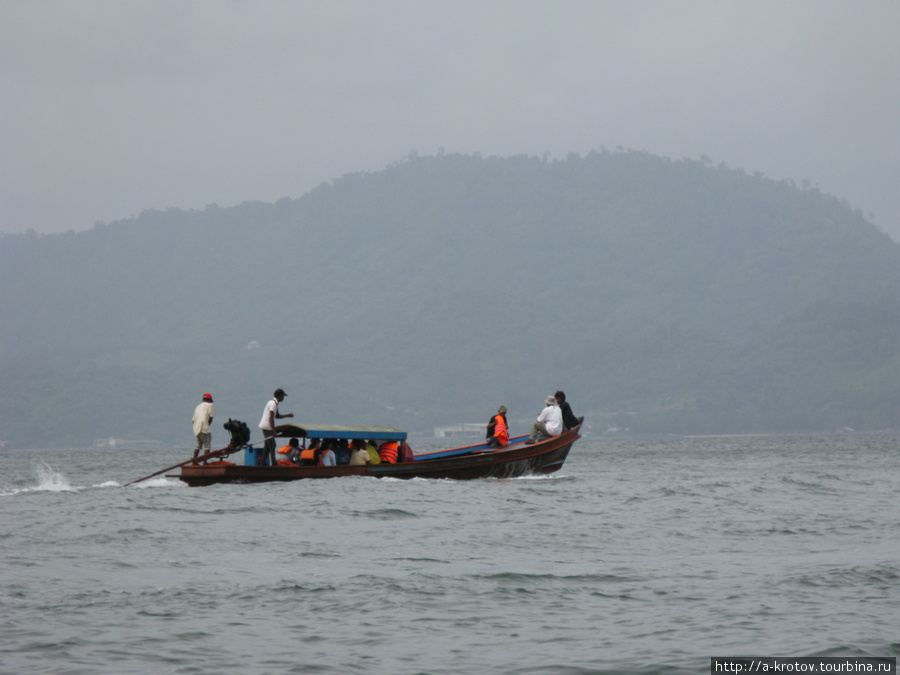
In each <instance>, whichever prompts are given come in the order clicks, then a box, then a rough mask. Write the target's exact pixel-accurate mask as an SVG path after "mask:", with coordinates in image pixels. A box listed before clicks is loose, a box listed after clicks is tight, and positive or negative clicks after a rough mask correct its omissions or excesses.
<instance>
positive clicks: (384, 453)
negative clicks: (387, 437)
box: [378, 441, 400, 464]
mask: <svg viewBox="0 0 900 675" xmlns="http://www.w3.org/2000/svg"><path fill="white" fill-rule="evenodd" d="M399 450H400V445H399V444H398V443H397V441H385V442H384V443H382V444H381V445H380V446H378V456H379V457H381V461H382V462H387V463H388V464H396V463H397V453H398V451H399Z"/></svg>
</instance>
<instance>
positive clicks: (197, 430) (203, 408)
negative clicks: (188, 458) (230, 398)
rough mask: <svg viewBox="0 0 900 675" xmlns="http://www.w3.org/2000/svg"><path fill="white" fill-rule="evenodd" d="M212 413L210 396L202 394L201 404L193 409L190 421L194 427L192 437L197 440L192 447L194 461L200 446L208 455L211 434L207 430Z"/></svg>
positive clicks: (211, 419)
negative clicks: (192, 416)
mask: <svg viewBox="0 0 900 675" xmlns="http://www.w3.org/2000/svg"><path fill="white" fill-rule="evenodd" d="M213 412H214V410H213V398H212V394H203V402H202V403H200V405H198V406H197V407H196V408H194V418H193V419H192V420H191V422H192V423H193V425H194V436H195V437H196V438H197V444H196V445H195V446H194V459H195V460H196V459H197V455H198V454H200V448H201V446H202V447H205V448H206V451H205V453H204V454H209V452H210V445H211V444H212V433H211V432H210V430H209V425H210V424H211V423H212V421H213ZM204 463H205V462H204Z"/></svg>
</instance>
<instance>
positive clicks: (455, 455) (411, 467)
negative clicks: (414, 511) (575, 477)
mask: <svg viewBox="0 0 900 675" xmlns="http://www.w3.org/2000/svg"><path fill="white" fill-rule="evenodd" d="M579 438H581V437H580V436H579V434H578V432H577V431H576V430H572V431H566V432H564V433H563V434H562V435H561V436H558V437H556V438H550V439H547V440H545V441H540V442H538V443H535V444H533V445H526V444H525V443H524V442H523V441H524V436H523V437H519V438H518V439H512V441H514V442H511V443H510V444H509V445H508V446H507V447H505V448H503V449H502V450H498V449H494V450H486V449H485V447H484V446H483V445H480V446H479V445H475V446H469V447H468V448H458V449H456V450H454V451H441V452H434V453H428V454H425V455H418V456H417V457H416V460H415V461H413V462H405V463H400V464H367V465H364V466H350V465H341V466H297V467H294V466H242V465H234V464H211V465H193V464H191V465H186V466H183V467H181V474H180V475H178V476H177V477H178V478H180V479H181V480H182V481H184V482H185V483H187V484H188V485H190V486H201V485H213V484H215V483H266V482H273V481H292V480H302V479H305V478H340V477H344V476H373V477H375V478H388V477H390V478H401V479H409V478H450V479H454V480H471V479H475V478H517V477H519V476H525V475H529V474H549V473H553V472H554V471H559V469H561V468H562V466H563V463H564V462H565V461H566V457H567V456H568V454H569V450H570V449H571V447H572V444H573V443H574V442H575V441H577V440H578V439H579ZM430 455H436V456H437V457H430Z"/></svg>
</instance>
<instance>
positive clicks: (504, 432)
mask: <svg viewBox="0 0 900 675" xmlns="http://www.w3.org/2000/svg"><path fill="white" fill-rule="evenodd" d="M494 422H495V426H494V437H495V438H496V439H497V440H498V441H499V442H500V447H501V448H505V447H506V444H507V443H509V429H508V428H507V427H506V420H505V419H503V415H494Z"/></svg>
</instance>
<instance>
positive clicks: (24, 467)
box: [0, 436, 900, 675]
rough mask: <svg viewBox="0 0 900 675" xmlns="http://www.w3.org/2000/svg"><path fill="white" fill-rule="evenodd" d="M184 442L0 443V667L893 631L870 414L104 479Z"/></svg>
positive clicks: (439, 666)
mask: <svg viewBox="0 0 900 675" xmlns="http://www.w3.org/2000/svg"><path fill="white" fill-rule="evenodd" d="M420 449H424V446H421V445H420ZM187 456H188V454H187V452H186V451H184V450H181V451H175V450H168V451H152V452H136V451H121V450H120V451H115V450H67V451H38V450H32V451H7V452H3V453H0V513H2V521H0V584H2V590H0V621H2V624H0V626H2V629H0V630H2V636H3V637H2V643H0V671H2V672H4V673H22V672H40V673H157V672H160V673H162V672H165V673H207V672H216V673H317V674H330V673H341V674H345V673H351V674H352V673H397V674H404V673H410V674H412V673H434V674H438V673H441V674H443V673H515V674H523V675H525V674H527V675H533V674H544V673H547V674H549V673H553V674H556V673H561V674H569V675H574V674H587V673H613V672H623V673H708V672H709V658H710V657H711V656H736V655H749V654H753V655H771V656H900V509H898V501H900V499H898V498H900V485H898V477H900V453H898V439H897V438H895V437H893V436H822V437H791V438H784V437H768V438H703V439H696V438H695V439H668V440H660V439H605V438H596V437H595V438H585V439H582V440H581V441H579V442H578V443H577V444H576V445H575V447H574V448H573V451H572V454H571V455H570V457H569V461H568V462H567V463H566V465H565V467H564V469H563V470H562V471H561V472H560V473H559V474H556V475H554V476H552V477H542V478H524V479H516V480H508V481H498V480H480V481H469V482H454V481H426V480H414V481H409V482H404V481H396V480H378V479H372V478H348V479H339V480H326V481H300V482H295V483H287V484H265V485H250V486H241V485H220V486H214V487H210V488H187V487H184V486H183V485H182V484H181V483H180V482H178V481H177V480H174V479H170V478H164V477H160V478H155V479H152V480H150V481H147V482H144V483H140V484H137V485H134V486H131V487H127V488H122V487H120V485H122V484H124V483H126V482H128V481H129V480H132V479H135V478H138V477H140V476H143V475H145V474H147V473H150V472H152V471H154V470H156V469H160V468H162V467H164V466H167V465H169V464H174V463H176V462H178V461H180V460H182V459H184V458H186V457H187Z"/></svg>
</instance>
